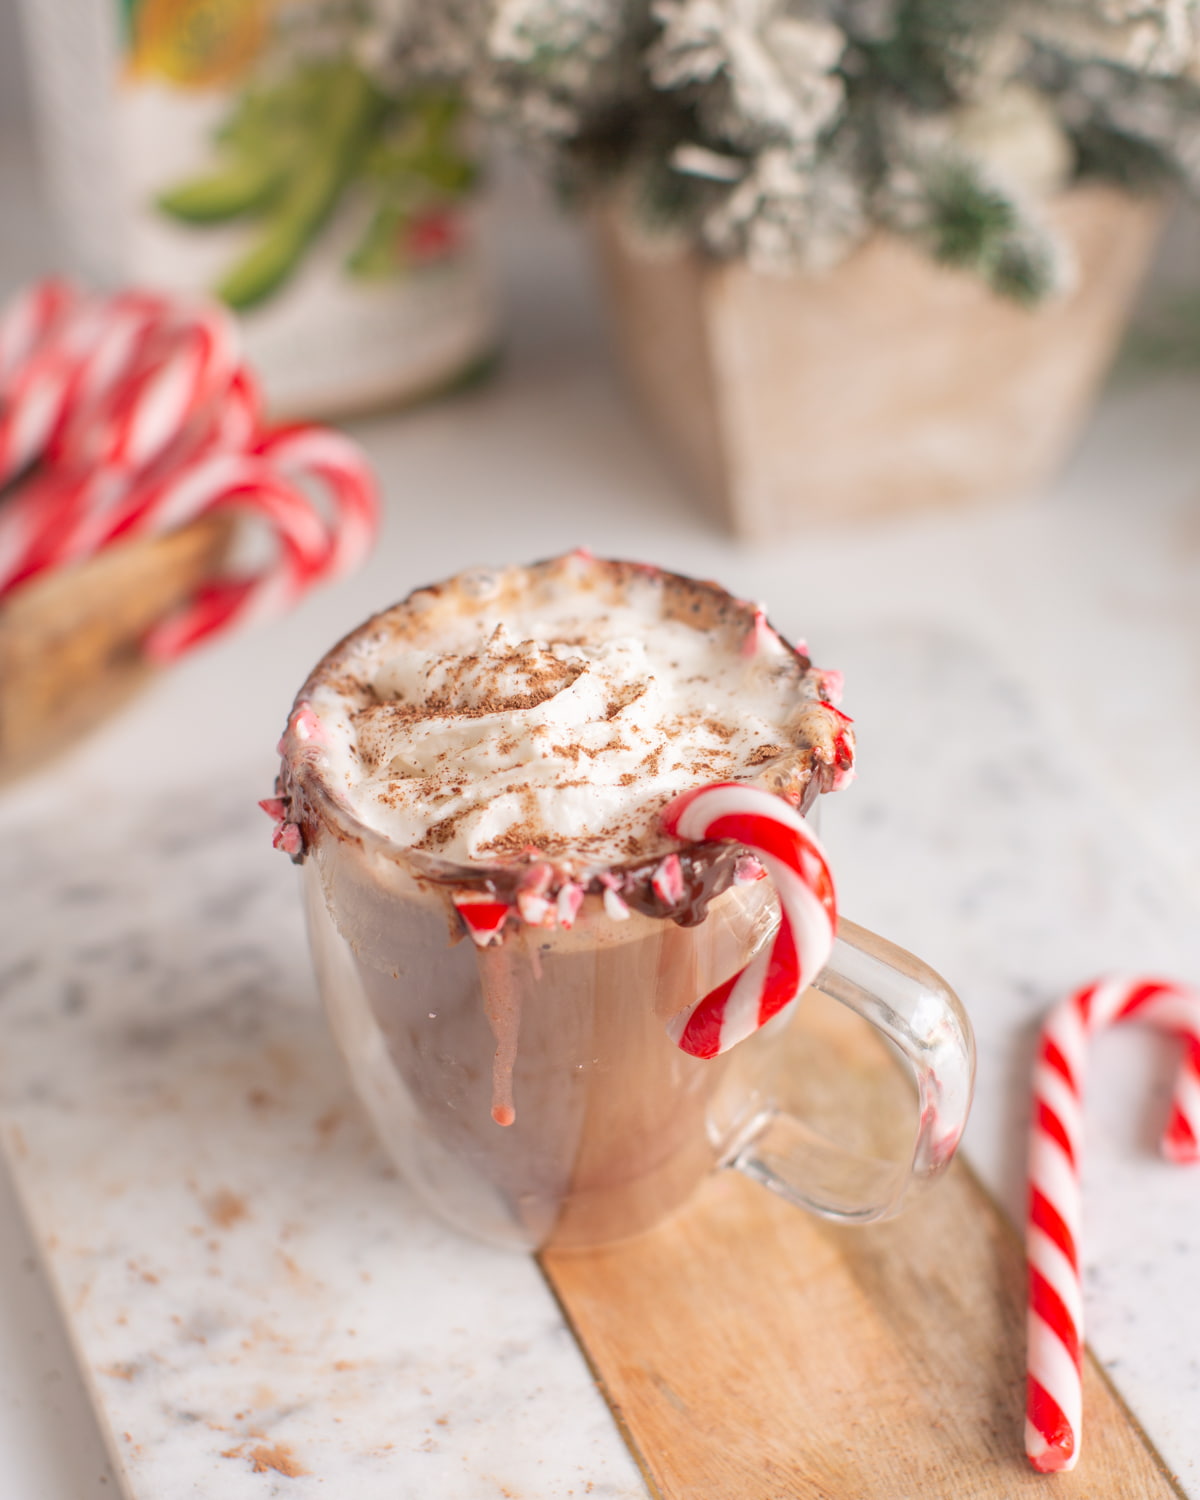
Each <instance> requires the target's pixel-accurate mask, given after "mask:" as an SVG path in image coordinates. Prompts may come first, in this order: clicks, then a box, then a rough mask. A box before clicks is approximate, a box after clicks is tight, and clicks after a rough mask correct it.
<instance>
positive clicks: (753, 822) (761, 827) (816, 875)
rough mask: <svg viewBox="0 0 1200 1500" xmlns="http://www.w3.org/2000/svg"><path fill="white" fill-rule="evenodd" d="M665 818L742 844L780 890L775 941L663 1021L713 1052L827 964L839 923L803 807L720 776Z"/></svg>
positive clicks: (678, 830)
mask: <svg viewBox="0 0 1200 1500" xmlns="http://www.w3.org/2000/svg"><path fill="white" fill-rule="evenodd" d="M662 822H663V825H664V827H665V828H666V830H667V832H668V833H671V834H673V835H676V836H677V837H679V838H684V839H688V840H690V841H693V842H702V841H705V840H722V839H727V840H730V841H733V842H736V843H738V844H743V845H745V846H746V847H747V848H748V849H750V850H752V851H753V852H754V854H755V855H756V856H757V857H758V859H759V860H760V861H761V862H762V865H763V867H764V868H765V869H766V872H767V875H768V876H769V877H770V880H771V882H772V884H773V885H774V887H775V892H776V894H777V895H778V897H779V905H780V908H781V914H780V922H779V930H778V932H777V933H776V934H775V937H774V939H773V940H772V942H771V943H770V944H769V945H768V946H767V947H765V948H764V949H763V950H762V951H761V952H760V953H758V954H757V955H756V956H755V957H754V958H753V959H752V960H751V961H750V963H748V964H747V965H746V967H745V968H744V969H741V970H739V971H738V973H736V974H735V975H733V977H732V978H731V979H727V980H726V981H725V983H724V984H720V985H718V986H717V988H716V989H715V990H712V991H711V992H710V993H709V994H707V995H705V996H703V998H702V999H700V1000H698V1001H697V1002H696V1004H695V1005H694V1006H692V1007H691V1008H690V1009H689V1010H686V1011H683V1012H681V1013H680V1014H679V1015H678V1016H676V1017H675V1018H674V1019H673V1020H672V1022H671V1024H670V1026H669V1027H668V1031H669V1033H670V1035H671V1038H672V1040H673V1041H674V1042H675V1043H676V1044H677V1045H678V1046H679V1047H680V1048H682V1050H683V1051H684V1052H688V1053H690V1054H691V1055H692V1056H693V1057H716V1056H717V1054H718V1053H721V1052H725V1051H727V1050H728V1049H729V1048H730V1047H732V1046H734V1045H735V1044H736V1043H738V1042H740V1041H742V1040H743V1038H745V1037H748V1036H750V1035H751V1033H752V1032H755V1031H757V1030H758V1028H759V1027H760V1026H764V1025H766V1023H767V1022H768V1021H769V1020H770V1019H771V1018H772V1016H776V1015H778V1014H779V1012H780V1011H781V1010H782V1009H783V1008H784V1006H785V1005H788V1004H790V1003H791V1001H792V1000H794V999H795V998H796V996H797V995H798V994H799V993H800V992H801V990H803V989H805V988H806V987H807V986H808V985H809V984H811V983H812V981H813V980H814V979H815V978H816V976H817V975H818V974H819V973H820V972H821V970H822V969H823V968H824V967H825V965H826V963H827V962H828V960H829V954H830V952H831V950H832V948H833V939H834V936H835V934H836V931H837V900H836V897H835V895H834V888H833V876H832V875H831V873H830V870H829V863H828V861H827V860H826V858H825V852H824V850H823V849H822V848H821V845H820V843H819V842H818V840H817V838H816V835H815V834H814V833H813V832H812V830H811V829H810V828H809V827H808V825H807V824H806V823H805V821H804V819H803V818H802V817H801V816H800V814H799V813H798V812H796V811H795V809H794V808H792V807H789V805H788V804H787V803H786V802H784V801H783V800H782V798H780V797H777V796H775V795H774V794H773V793H771V792H767V791H764V790H763V789H762V788H761V787H754V786H746V785H745V784H744V783H741V782H725V781H718V782H714V783H713V784H712V785H711V786H704V787H698V788H696V789H695V790H694V791H690V792H684V793H683V795H682V796H680V797H676V798H675V800H674V801H673V802H671V803H669V804H668V806H667V807H666V808H665V809H664V811H663V814H662Z"/></svg>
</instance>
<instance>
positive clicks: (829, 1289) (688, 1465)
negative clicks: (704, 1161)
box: [542, 992, 1182, 1500]
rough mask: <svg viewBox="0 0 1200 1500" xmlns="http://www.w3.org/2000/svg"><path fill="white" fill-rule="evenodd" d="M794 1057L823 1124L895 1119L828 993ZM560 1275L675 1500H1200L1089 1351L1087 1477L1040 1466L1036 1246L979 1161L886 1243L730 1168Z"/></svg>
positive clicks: (604, 1381) (882, 1078)
mask: <svg viewBox="0 0 1200 1500" xmlns="http://www.w3.org/2000/svg"><path fill="white" fill-rule="evenodd" d="M809 1002H813V1003H809ZM787 1047H788V1049H789V1053H790V1056H789V1058H788V1064H789V1066H788V1074H789V1076H792V1077H794V1078H796V1079H797V1080H799V1082H800V1087H799V1089H798V1092H797V1094H796V1095H795V1096H794V1097H793V1099H792V1101H791V1102H793V1103H795V1104H798V1105H799V1107H800V1108H802V1109H803V1110H804V1112H805V1113H807V1114H809V1115H810V1117H813V1118H815V1119H816V1120H818V1122H820V1121H822V1120H824V1119H825V1118H826V1116H827V1114H828V1113H829V1109H828V1107H829V1105H830V1104H831V1102H840V1104H841V1105H843V1106H844V1105H846V1104H849V1106H850V1107H849V1110H848V1114H847V1117H848V1118H849V1119H850V1121H851V1122H852V1126H853V1122H857V1126H858V1127H861V1124H862V1121H863V1120H870V1121H872V1122H874V1125H873V1128H876V1129H877V1128H878V1122H879V1121H880V1120H881V1119H883V1118H885V1117H886V1116H887V1115H889V1113H891V1114H894V1113H895V1112H896V1109H897V1101H898V1098H899V1094H900V1093H904V1092H905V1090H904V1088H903V1083H902V1080H901V1079H900V1078H899V1076H898V1074H897V1072H896V1069H895V1066H894V1064H893V1063H892V1061H891V1059H890V1057H889V1055H888V1054H887V1053H886V1052H885V1050H884V1048H883V1047H882V1046H881V1045H879V1044H878V1043H876V1041H875V1040H874V1038H873V1036H872V1034H871V1033H869V1032H867V1031H866V1030H865V1028H863V1027H862V1025H861V1023H860V1022H858V1021H857V1020H855V1019H854V1018H851V1017H849V1016H848V1015H847V1013H845V1012H840V1011H839V1010H838V1009H837V1007H835V1006H833V1004H832V1002H826V1001H824V1000H823V999H820V1000H817V999H816V998H815V997H814V996H813V995H812V993H811V992H810V995H809V996H808V997H806V1001H805V1004H804V1006H803V1007H802V1009H801V1015H800V1016H799V1017H798V1018H797V1023H796V1024H795V1025H794V1026H793V1028H792V1031H791V1032H790V1034H789V1037H788V1039H787ZM898 1091H899V1093H898ZM876 1144H877V1143H876ZM542 1265H543V1270H544V1272H545V1274H546V1276H547V1277H548V1279H549V1281H550V1283H551V1285H552V1287H553V1288H554V1291H555V1293H556V1294H557V1296H558V1298H559V1301H560V1303H561V1305H562V1307H563V1310H564V1312H565V1314H566V1316H567V1318H568V1320H569V1321H570V1324H571V1326H572V1327H573V1329H574V1331H575V1334H576V1336H577V1337H578V1339H579V1341H580V1343H581V1345H582V1346H583V1349H584V1351H585V1353H586V1354H587V1357H588V1359H589V1360H590V1362H591V1364H592V1367H593V1370H594V1372H595V1375H596V1378H597V1380H598V1381H599V1383H600V1385H601V1388H602V1389H603V1391H604V1392H605V1394H606V1396H607V1398H608V1400H609V1403H610V1405H611V1407H612V1409H613V1412H614V1414H615V1416H616V1418H617V1421H618V1423H619V1424H620V1426H621V1428H622V1431H623V1432H624V1434H625V1436H626V1439H627V1441H628V1442H629V1444H630V1447H631V1449H632V1450H633V1453H634V1455H635V1457H636V1458H637V1460H638V1462H639V1463H640V1464H641V1466H642V1469H643V1472H644V1474H645V1476H646V1479H647V1482H648V1484H649V1486H650V1488H651V1491H652V1493H653V1494H654V1495H656V1496H659V1497H662V1500H937V1497H943V1496H944V1497H947V1500H950V1497H953V1500H1019V1497H1022V1496H1041V1497H1043V1500H1045V1497H1046V1496H1048V1495H1051V1494H1053V1495H1054V1496H1064V1497H1065V1496H1075V1495H1078V1496H1089V1497H1099V1496H1105V1497H1107V1496H1112V1497H1116V1496H1120V1497H1121V1500H1149V1497H1152V1496H1153V1497H1166V1496H1179V1495H1180V1494H1182V1491H1181V1490H1180V1489H1179V1488H1178V1486H1177V1484H1176V1483H1175V1481H1174V1480H1173V1478H1172V1476H1171V1475H1170V1474H1168V1472H1167V1471H1166V1469H1165V1466H1164V1465H1163V1463H1162V1461H1161V1460H1160V1459H1159V1457H1158V1455H1157V1454H1156V1453H1155V1452H1154V1451H1153V1449H1152V1448H1151V1447H1150V1444H1149V1442H1148V1441H1147V1439H1146V1437H1145V1435H1144V1434H1143V1433H1142V1431H1141V1430H1140V1428H1139V1427H1138V1425H1137V1423H1136V1421H1135V1420H1134V1419H1133V1417H1132V1416H1131V1415H1130V1413H1129V1412H1128V1411H1127V1410H1126V1408H1125V1407H1124V1406H1123V1405H1122V1403H1121V1402H1120V1400H1119V1398H1118V1397H1117V1396H1116V1394H1115V1392H1114V1391H1113V1389H1112V1388H1111V1386H1110V1385H1109V1384H1108V1382H1107V1380H1106V1379H1105V1377H1104V1375H1103V1373H1102V1371H1101V1370H1100V1368H1099V1366H1098V1365H1097V1364H1096V1363H1095V1362H1094V1361H1093V1360H1092V1359H1091V1358H1090V1356H1089V1359H1088V1363H1087V1368H1086V1370H1085V1376H1084V1411H1085V1418H1084V1424H1085V1425H1084V1439H1083V1451H1082V1454H1081V1457H1080V1460H1079V1464H1078V1467H1077V1468H1076V1469H1075V1471H1074V1472H1073V1473H1071V1474H1068V1475H1060V1476H1055V1477H1053V1478H1051V1477H1048V1476H1043V1475H1039V1474H1036V1473H1034V1472H1033V1470H1032V1469H1031V1468H1030V1467H1029V1465H1028V1463H1027V1461H1026V1459H1025V1455H1024V1430H1023V1423H1024V1413H1023V1403H1024V1395H1025V1386H1024V1378H1025V1377H1024V1358H1025V1304H1024V1299H1025V1272H1024V1260H1023V1253H1022V1249H1021V1245H1020V1242H1019V1240H1018V1238H1017V1235H1016V1234H1015V1232H1014V1231H1013V1229H1012V1227H1011V1225H1010V1224H1009V1223H1008V1221H1007V1220H1006V1219H1005V1218H1004V1217H1003V1215H1002V1214H1001V1213H1000V1212H999V1210H998V1209H997V1208H996V1206H995V1205H994V1203H993V1202H992V1201H991V1199H990V1198H989V1197H988V1195H987V1194H986V1193H985V1192H984V1190H983V1188H982V1187H981V1186H980V1184H979V1182H978V1181H977V1179H976V1178H975V1176H974V1175H973V1174H972V1172H971V1171H970V1169H969V1168H968V1167H967V1166H966V1165H965V1164H964V1163H963V1162H961V1161H959V1162H956V1163H955V1164H954V1166H953V1167H952V1168H951V1170H950V1171H949V1173H948V1174H947V1175H946V1177H945V1178H944V1179H943V1180H942V1181H941V1182H939V1183H938V1184H937V1185H936V1186H935V1187H933V1188H932V1189H930V1190H929V1191H928V1192H927V1193H926V1194H925V1195H924V1196H922V1197H919V1198H918V1199H917V1201H916V1202H915V1203H914V1204H913V1205H912V1207H910V1208H909V1209H908V1210H907V1212H906V1213H905V1214H903V1215H902V1216H901V1217H900V1218H898V1219H896V1220H893V1221H892V1222H890V1223H886V1224H880V1225H875V1226H871V1227H868V1228H847V1227H842V1226H835V1225H832V1224H829V1223H826V1222H824V1221H822V1220H820V1219H817V1218H814V1217H812V1216H811V1215H808V1214H805V1213H802V1212H800V1211H798V1210H797V1209H795V1208H793V1207H791V1206H790V1205H789V1204H787V1203H785V1202H784V1201H783V1200H782V1199H780V1198H778V1197H776V1196H774V1195H773V1194H771V1193H769V1192H767V1191H766V1190H764V1189H763V1188H761V1187H759V1186H757V1185H756V1184H754V1183H752V1182H750V1181H749V1180H747V1179H746V1178H744V1177H741V1176H739V1175H738V1174H737V1173H735V1172H731V1171H725V1172H720V1173H717V1174H716V1175H714V1176H713V1177H712V1178H710V1179H709V1180H708V1181H707V1182H706V1184H705V1185H704V1186H703V1188H702V1189H701V1191H700V1192H699V1194H698V1195H697V1196H696V1197H695V1198H694V1199H693V1200H692V1202H691V1203H690V1204H689V1205H688V1206H687V1207H686V1208H685V1209H684V1210H683V1212H682V1213H680V1214H678V1215H677V1216H676V1217H675V1218H673V1219H672V1220H670V1221H668V1222H667V1223H666V1224H664V1225H662V1226H660V1227H659V1228H658V1229H656V1230H654V1231H653V1232H651V1233H649V1234H646V1235H643V1236H641V1237H640V1238H637V1239H634V1240H630V1241H626V1242H625V1243H623V1244H620V1245H615V1246H609V1247H606V1248H604V1249H599V1250H594V1251H585V1252H579V1251H576V1252H555V1253H547V1254H545V1255H544V1256H543V1257H542Z"/></svg>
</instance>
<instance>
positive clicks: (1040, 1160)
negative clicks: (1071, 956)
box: [1025, 979, 1200, 1473]
mask: <svg viewBox="0 0 1200 1500" xmlns="http://www.w3.org/2000/svg"><path fill="white" fill-rule="evenodd" d="M1127 1020H1133V1021H1146V1022H1148V1023H1149V1024H1150V1025H1152V1026H1156V1027H1158V1028H1160V1029H1161V1030H1164V1031H1169V1032H1171V1033H1173V1034H1174V1035H1176V1036H1180V1037H1182V1038H1183V1041H1184V1048H1185V1050H1184V1055H1183V1059H1182V1062H1181V1064H1180V1068H1179V1073H1178V1076H1177V1079H1176V1084H1175V1094H1174V1098H1173V1100H1172V1103H1171V1113H1170V1117H1169V1119H1168V1121H1167V1126H1166V1130H1165V1132H1164V1134H1163V1138H1162V1149H1163V1154H1164V1155H1165V1156H1166V1157H1167V1158H1168V1159H1169V1160H1171V1161H1174V1162H1195V1161H1197V1160H1200V994H1196V993H1195V992H1193V991H1190V990H1186V989H1184V988H1182V987H1181V986H1179V985H1175V984H1169V983H1165V982H1163V981H1159V980H1152V979H1123V980H1121V979H1109V980H1104V981H1103V982H1101V983H1099V984H1092V985H1088V986H1087V987H1086V988H1084V989H1081V990H1077V991H1076V993H1075V994H1073V995H1072V996H1071V997H1070V998H1069V999H1068V1000H1064V1001H1063V1002H1062V1004H1061V1005H1059V1006H1057V1007H1056V1008H1055V1009H1054V1010H1053V1011H1051V1013H1050V1016H1049V1018H1048V1020H1047V1021H1046V1024H1045V1026H1044V1027H1043V1029H1042V1037H1041V1044H1040V1046H1039V1048H1038V1057H1037V1064H1036V1067H1035V1070H1034V1086H1033V1130H1032V1136H1031V1140H1030V1151H1029V1217H1028V1222H1027V1225H1026V1240H1025V1246H1026V1257H1027V1262H1028V1270H1029V1320H1028V1322H1029V1326H1028V1350H1027V1356H1026V1368H1027V1396H1026V1416H1025V1451H1026V1453H1027V1454H1028V1455H1029V1459H1030V1462H1031V1463H1032V1464H1033V1467H1034V1468H1035V1469H1038V1470H1040V1471H1041V1472H1043V1473H1054V1472H1057V1471H1058V1470H1062V1469H1073V1468H1074V1467H1075V1463H1076V1461H1077V1460H1078V1458H1079V1445H1080V1439H1081V1436H1082V1421H1083V1388H1082V1369H1083V1287H1082V1282H1081V1278H1080V1255H1079V1244H1080V1228H1081V1223H1082V1197H1081V1191H1080V1167H1081V1162H1082V1148H1083V1084H1084V1079H1085V1076H1086V1068H1087V1043H1088V1039H1089V1037H1090V1036H1091V1035H1092V1034H1093V1033H1094V1032H1096V1031H1099V1030H1101V1029H1102V1028H1103V1027H1105V1026H1112V1025H1115V1024H1117V1023H1118V1022H1120V1021H1127Z"/></svg>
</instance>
